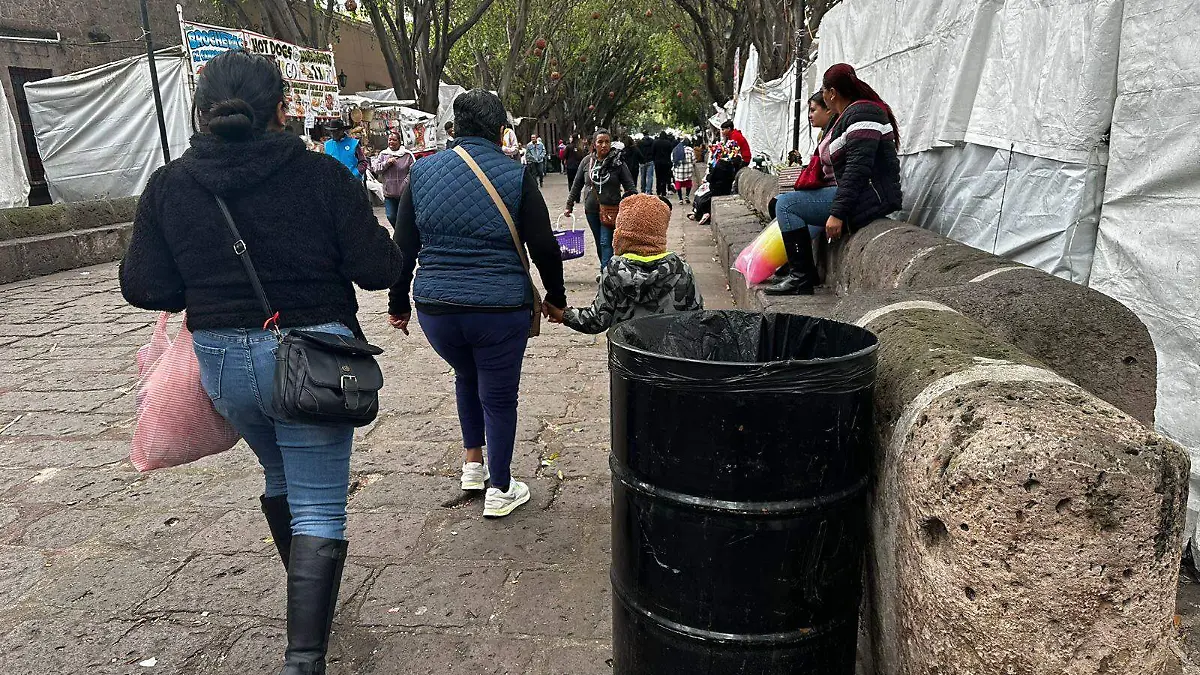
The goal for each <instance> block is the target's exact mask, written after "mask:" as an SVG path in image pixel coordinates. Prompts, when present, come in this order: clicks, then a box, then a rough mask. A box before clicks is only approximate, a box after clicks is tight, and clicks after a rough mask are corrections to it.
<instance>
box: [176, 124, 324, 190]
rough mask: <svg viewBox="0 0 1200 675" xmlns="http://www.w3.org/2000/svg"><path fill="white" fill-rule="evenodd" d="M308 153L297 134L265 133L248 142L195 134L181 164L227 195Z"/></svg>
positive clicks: (200, 180)
mask: <svg viewBox="0 0 1200 675" xmlns="http://www.w3.org/2000/svg"><path fill="white" fill-rule="evenodd" d="M305 152H308V149H307V148H305V147H304V141H302V140H300V137H298V136H294V135H292V134H288V133H281V132H268V133H265V134H263V135H261V136H259V137H257V138H254V139H251V140H249V141H237V142H234V141H226V140H223V139H221V138H218V137H217V136H214V135H212V134H195V135H194V136H192V138H191V147H190V148H188V150H187V152H185V153H183V157H181V158H180V160H179V163H180V166H182V167H183V169H184V170H185V171H187V172H188V174H189V175H191V176H192V177H193V178H195V179H196V181H197V182H199V183H200V184H201V185H203V186H204V187H205V188H208V189H209V190H211V191H213V192H215V193H217V194H220V195H224V194H228V193H231V192H236V191H239V190H246V189H249V188H253V187H255V186H257V185H258V184H259V183H261V182H263V181H264V180H265V179H266V178H267V177H268V176H271V175H272V174H274V173H275V172H277V171H279V170H281V169H283V168H285V167H286V166H287V165H289V164H291V163H293V162H295V160H296V159H297V158H299V157H300V156H301V153H305Z"/></svg>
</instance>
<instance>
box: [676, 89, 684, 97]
mask: <svg viewBox="0 0 1200 675" xmlns="http://www.w3.org/2000/svg"><path fill="white" fill-rule="evenodd" d="M675 95H676V96H678V97H679V98H683V92H682V91H677V92H675Z"/></svg>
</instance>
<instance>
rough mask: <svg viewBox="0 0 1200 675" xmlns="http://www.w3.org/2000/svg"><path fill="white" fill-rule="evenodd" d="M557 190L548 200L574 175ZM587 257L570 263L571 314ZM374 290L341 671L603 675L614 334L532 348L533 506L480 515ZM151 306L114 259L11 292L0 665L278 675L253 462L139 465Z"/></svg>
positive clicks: (431, 372)
mask: <svg viewBox="0 0 1200 675" xmlns="http://www.w3.org/2000/svg"><path fill="white" fill-rule="evenodd" d="M546 193H547V200H548V201H549V202H550V204H551V208H552V212H556V211H557V209H558V208H560V205H561V204H562V203H563V202H564V201H565V194H566V190H565V180H564V179H563V178H561V177H559V176H552V177H550V178H549V179H548V181H547V188H546ZM681 211H682V209H679V208H676V213H675V218H674V224H673V228H672V233H671V240H672V246H673V247H674V249H675V250H677V251H681V252H685V253H686V254H688V255H689V258H690V261H691V262H692V263H693V264H694V265H695V266H696V268H697V273H698V276H699V278H700V280H701V283H702V290H703V292H704V294H705V296H706V299H707V300H708V304H709V306H710V307H727V306H729V304H730V302H731V301H730V300H729V296H728V293H727V290H726V288H725V286H724V280H725V276H724V273H723V271H722V270H721V269H719V267H718V266H717V264H716V263H715V262H713V258H712V255H713V247H712V240H711V237H710V236H709V235H708V233H707V232H705V231H703V230H701V229H700V228H697V227H696V226H695V225H694V224H691V223H688V224H687V225H686V226H685V225H684V223H685V222H686V221H685V220H684V219H683V218H682V212H681ZM581 222H582V219H581ZM593 261H594V258H593V257H592V256H591V255H589V256H588V257H585V258H584V259H582V260H577V261H572V262H570V263H568V264H567V276H568V288H569V291H570V297H571V300H572V302H573V303H574V304H576V305H580V304H583V303H585V302H589V301H590V299H591V296H592V293H593V292H594V283H593V280H594V275H595V271H596V270H595V263H594V262H593ZM362 304H363V312H362V314H361V317H362V320H363V321H362V322H363V325H364V328H365V330H366V332H367V334H368V337H369V338H370V339H371V341H372V342H374V343H376V344H379V345H380V346H382V347H384V348H385V349H386V350H387V353H386V355H385V356H384V357H383V359H382V364H383V369H384V371H385V374H386V376H387V383H388V384H387V389H386V390H385V401H384V406H383V408H384V411H385V412H384V413H383V414H382V415H381V417H380V419H379V421H378V422H377V423H376V424H375V425H374V426H373V427H372V428H368V429H365V430H362V431H361V432H360V434H359V442H358V443H357V445H356V448H355V451H354V455H353V460H352V469H353V477H352V486H351V492H352V494H351V499H350V522H349V538H350V540H351V558H350V561H349V563H348V565H347V567H346V574H345V581H344V584H343V587H342V593H341V598H340V601H339V609H338V614H337V619H336V623H335V634H334V638H333V644H332V654H331V658H332V661H331V664H330V672H331V673H381V674H382V673H417V672H420V673H429V674H431V675H441V674H446V675H450V674H455V675H457V674H459V673H472V674H475V673H538V674H549V673H555V674H566V673H570V674H571V675H591V674H604V673H609V672H611V667H610V665H609V663H608V661H609V658H610V655H611V646H610V642H609V641H610V634H611V630H610V617H611V606H610V595H609V583H608V571H607V568H608V559H609V526H608V525H609V485H608V480H609V477H608V465H607V445H608V434H609V428H608V375H607V368H606V361H605V354H606V352H605V349H606V347H605V344H604V338H603V337H602V336H601V337H593V336H585V335H579V334H575V333H572V332H571V331H569V330H567V329H565V328H563V327H562V326H551V325H549V324H547V325H546V328H545V330H544V334H543V336H542V337H540V338H538V339H536V340H534V341H533V342H532V343H531V345H530V348H529V351H528V355H527V356H528V358H527V360H526V362H525V379H524V383H523V387H522V396H521V408H520V427H519V432H518V446H517V449H516V457H515V459H514V466H513V471H514V474H515V475H516V476H518V477H520V478H523V479H525V480H527V481H528V482H529V483H530V486H531V488H532V490H533V500H532V501H531V503H530V504H529V505H528V506H526V507H523V508H522V509H520V510H518V511H517V513H516V514H514V515H513V516H511V517H509V518H506V519H503V520H499V521H484V520H483V518H482V517H481V516H480V513H481V511H482V503H481V500H480V499H478V498H475V499H471V500H465V501H464V499H463V498H462V494H463V493H461V492H460V491H459V489H458V486H457V481H456V480H455V476H456V471H457V469H458V466H459V464H460V463H461V456H460V452H461V450H460V436H459V432H458V425H457V419H456V417H455V408H454V397H453V393H452V380H451V375H450V372H449V368H448V367H447V366H446V365H445V364H444V363H443V362H442V361H441V360H440V359H439V358H438V357H437V356H436V355H435V354H434V352H433V351H432V350H431V349H430V347H429V345H428V343H427V342H426V340H425V338H424V337H423V336H422V335H421V333H420V330H419V327H418V329H417V330H416V331H415V332H414V334H413V336H412V337H409V338H405V337H404V336H402V335H400V334H398V333H396V332H395V331H392V330H391V329H390V328H389V327H388V326H387V324H386V320H385V307H386V296H385V294H379V293H375V294H366V293H364V294H363V295H362ZM154 318H155V317H154V316H153V315H152V314H150V313H147V312H143V311H140V310H136V309H133V308H131V307H128V306H126V305H125V304H124V303H123V302H122V299H121V296H120V294H119V292H118V290H117V281H116V266H115V265H105V266H100V267H95V268H89V269H87V270H77V271H74V272H69V273H65V274H60V275H55V276H52V277H46V278H42V279H36V280H31V281H28V282H23V283H18V284H13V285H9V286H0V633H6V634H7V635H6V636H5V638H4V648H3V649H0V673H6V674H8V673H12V674H16V673H21V674H22V675H36V674H41V673H45V674H47V675H68V674H71V673H84V672H86V673H89V674H100V673H146V674H151V673H188V674H208V673H274V672H276V671H277V669H278V663H279V662H280V659H281V654H282V650H283V646H284V639H283V618H284V601H285V585H284V581H285V577H284V573H283V569H282V567H281V565H280V564H279V561H278V560H277V558H276V557H275V555H274V553H273V546H272V544H271V543H270V540H269V538H267V536H268V535H267V530H266V525H265V523H264V522H263V520H262V516H261V515H260V513H259V512H258V502H257V497H258V495H259V493H260V492H261V489H262V478H261V471H260V469H259V468H258V465H257V463H256V462H255V461H254V459H253V455H252V454H251V453H250V451H249V450H248V449H247V448H245V447H244V446H239V447H237V448H234V449H233V450H232V451H230V452H226V453H223V454H221V455H217V456H215V457H210V458H208V459H206V460H203V461H200V462H196V463H194V464H191V465H188V466H185V467H180V468H176V469H169V470H163V471H157V472H152V473H148V474H139V473H138V472H136V471H135V470H134V469H133V468H132V466H131V465H130V464H129V462H128V460H127V458H126V454H127V451H128V446H129V440H130V438H131V436H132V433H133V425H134V410H135V408H134V395H135V382H136V378H135V368H134V364H133V357H134V353H135V351H136V350H137V348H138V347H139V346H140V345H142V344H144V343H145V342H146V341H147V339H148V338H149V335H150V330H151V324H152V322H153V320H154Z"/></svg>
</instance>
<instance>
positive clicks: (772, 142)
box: [733, 47, 796, 162]
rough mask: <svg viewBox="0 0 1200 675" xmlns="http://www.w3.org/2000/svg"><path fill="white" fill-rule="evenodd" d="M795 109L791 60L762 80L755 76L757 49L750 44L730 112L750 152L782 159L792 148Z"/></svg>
mask: <svg viewBox="0 0 1200 675" xmlns="http://www.w3.org/2000/svg"><path fill="white" fill-rule="evenodd" d="M795 111H796V64H795V62H793V63H792V66H791V67H790V68H788V70H787V72H786V73H784V74H783V76H782V77H780V78H779V79H775V80H771V81H770V82H763V81H762V80H760V79H759V77H758V50H756V49H755V48H754V47H751V48H750V55H749V56H748V57H747V59H746V71H745V73H744V74H743V75H742V83H741V88H740V89H739V91H738V99H737V108H736V110H735V111H734V113H733V125H734V126H735V127H737V128H738V129H739V130H740V131H741V132H742V134H743V135H744V136H745V137H746V142H748V143H749V144H750V151H751V152H752V153H753V154H755V155H759V154H763V155H766V156H767V157H768V158H769V160H770V161H771V162H782V161H784V160H786V159H787V154H788V151H789V150H791V149H792V131H793V126H792V124H793V120H794V115H795Z"/></svg>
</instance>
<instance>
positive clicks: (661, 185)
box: [654, 129, 675, 197]
mask: <svg viewBox="0 0 1200 675" xmlns="http://www.w3.org/2000/svg"><path fill="white" fill-rule="evenodd" d="M674 151H675V139H674V138H671V135H670V134H668V133H667V131H666V130H665V129H664V130H662V131H660V132H658V138H656V139H654V182H655V186H656V190H655V193H656V194H657V195H658V196H659V197H666V196H667V195H668V194H670V192H671V181H672V179H673V174H672V173H671V154H672V153H673V152H674Z"/></svg>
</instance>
